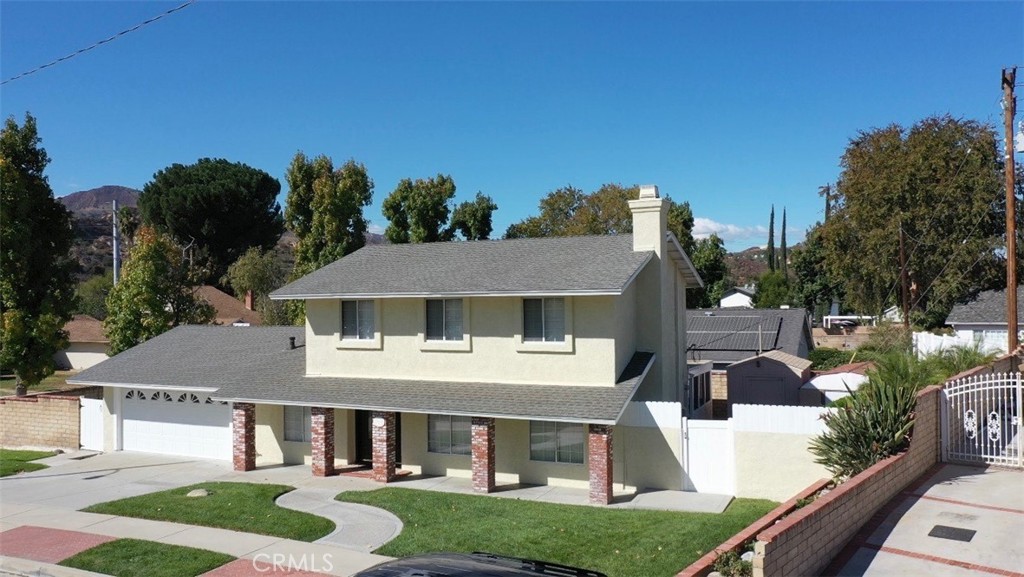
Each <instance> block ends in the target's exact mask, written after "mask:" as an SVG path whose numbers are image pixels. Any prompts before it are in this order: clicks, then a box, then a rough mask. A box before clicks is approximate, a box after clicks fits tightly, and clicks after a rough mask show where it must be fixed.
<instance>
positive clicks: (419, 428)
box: [402, 413, 589, 488]
mask: <svg viewBox="0 0 1024 577" xmlns="http://www.w3.org/2000/svg"><path fill="white" fill-rule="evenodd" d="M584 430H585V429H584ZM494 454H495V460H496V462H495V480H496V481H497V483H498V484H499V485H501V484H512V483H529V484H537V485H552V486H557V487H577V488H587V487H588V486H589V473H588V469H587V462H586V461H587V459H586V454H584V459H583V460H584V462H583V464H569V463H547V462H541V461H531V460H530V422H529V421H518V420H511V419H497V420H496V421H495V423H494ZM402 468H403V469H406V470H410V471H412V472H413V473H423V474H426V475H447V476H449V477H466V478H468V477H471V476H472V463H471V460H470V456H469V455H444V454H438V453H428V452H427V416H426V415H418V414H411V413H404V414H402Z"/></svg>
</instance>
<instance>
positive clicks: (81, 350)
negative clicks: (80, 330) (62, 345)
mask: <svg viewBox="0 0 1024 577" xmlns="http://www.w3.org/2000/svg"><path fill="white" fill-rule="evenodd" d="M108 358H109V357H107V344H106V343H71V345H70V346H68V348H66V349H64V350H62V351H57V352H56V353H55V354H54V355H53V360H54V362H55V363H57V366H58V367H61V368H64V369H74V370H76V371H80V370H82V369H88V368H89V367H91V366H93V365H95V364H96V363H99V362H102V361H105V360H107V359H108Z"/></svg>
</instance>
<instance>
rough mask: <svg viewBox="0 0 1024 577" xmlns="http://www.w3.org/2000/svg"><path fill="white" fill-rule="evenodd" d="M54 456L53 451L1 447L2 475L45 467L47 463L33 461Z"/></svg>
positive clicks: (0, 466) (0, 464)
mask: <svg viewBox="0 0 1024 577" xmlns="http://www.w3.org/2000/svg"><path fill="white" fill-rule="evenodd" d="M52 456H53V451H15V450H13V449H0V477H6V476H8V475H16V474H18V473H22V472H28V471H38V470H39V469H45V468H46V465H44V464H42V463H32V462H31V461H35V460H36V459H43V458H46V457H52Z"/></svg>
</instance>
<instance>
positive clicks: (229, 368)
mask: <svg viewBox="0 0 1024 577" xmlns="http://www.w3.org/2000/svg"><path fill="white" fill-rule="evenodd" d="M303 335H304V331H303V329H302V328H301V327H209V326H182V327H177V328H175V329H173V330H171V331H168V332H166V333H164V334H162V335H160V336H158V337H156V338H154V339H151V340H149V341H147V342H145V343H143V344H141V345H139V346H137V347H134V348H132V349H129V350H127V351H125V352H123V353H121V354H119V355H117V356H115V357H112V358H110V359H108V360H106V361H103V362H102V363H99V364H97V365H95V366H93V367H91V368H89V369H86V370H84V371H82V372H81V373H78V374H77V375H75V376H74V377H73V378H72V379H68V381H69V382H70V383H72V384H82V385H107V386H119V387H156V388H200V389H204V390H205V389H211V390H212V389H215V390H216V392H215V393H214V394H213V395H212V396H213V397H214V398H215V399H217V400H226V401H249V402H256V403H268V404H297V405H318V406H327V407H339V408H353V409H373V410H388V411H400V412H413V413H440V414H454V415H472V416H492V417H505V418H515V419H534V420H552V421H576V422H587V423H596V424H614V423H615V421H616V420H618V417H619V415H620V414H621V413H622V410H623V409H624V408H625V406H626V403H628V402H629V400H630V399H631V398H632V397H633V394H634V393H635V392H636V389H637V387H639V385H640V383H641V382H642V381H643V378H644V376H645V375H646V373H647V370H648V369H649V368H650V366H651V364H652V363H653V362H654V355H653V354H651V353H636V354H635V355H634V356H633V358H632V360H631V361H630V363H629V364H628V365H627V367H626V369H625V370H624V371H623V373H622V375H621V376H620V377H619V379H618V382H617V383H616V384H615V385H614V386H607V387H603V386H593V385H588V386H565V385H521V384H506V383H484V382H480V383H450V382H437V381H419V380H396V379H355V378H344V377H306V376H305V362H306V353H305V347H304V346H303V342H302V341H303ZM288 337H296V341H297V343H298V346H297V348H296V349H294V350H289V349H288Z"/></svg>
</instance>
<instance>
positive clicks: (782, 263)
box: [779, 207, 789, 278]
mask: <svg viewBox="0 0 1024 577" xmlns="http://www.w3.org/2000/svg"><path fill="white" fill-rule="evenodd" d="M779 236H780V239H779V245H780V248H781V249H782V250H781V252H782V254H781V255H780V256H779V268H780V269H781V270H782V276H783V278H789V263H788V262H786V261H787V260H788V257H787V254H786V252H787V251H786V207H782V234H781V235H779Z"/></svg>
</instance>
